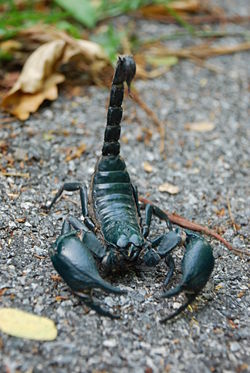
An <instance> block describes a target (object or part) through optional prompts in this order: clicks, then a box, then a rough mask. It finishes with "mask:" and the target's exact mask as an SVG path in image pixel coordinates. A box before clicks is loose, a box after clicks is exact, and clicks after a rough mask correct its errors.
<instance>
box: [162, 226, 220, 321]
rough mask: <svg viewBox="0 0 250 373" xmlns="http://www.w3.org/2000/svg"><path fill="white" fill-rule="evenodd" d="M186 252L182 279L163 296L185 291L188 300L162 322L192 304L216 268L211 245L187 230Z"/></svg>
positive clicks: (168, 296)
mask: <svg viewBox="0 0 250 373" xmlns="http://www.w3.org/2000/svg"><path fill="white" fill-rule="evenodd" d="M185 232H186V234H187V238H186V242H185V248H186V250H185V254H184V257H183V260H182V280H181V282H180V284H178V285H177V286H176V287H175V288H173V289H170V290H169V291H167V292H165V293H163V294H162V297H163V298H171V297H172V296H174V295H178V294H180V293H181V292H182V291H184V292H185V294H186V297H187V302H185V303H184V304H183V305H182V306H181V307H180V308H178V309H177V310H176V311H175V312H174V313H173V314H171V315H170V316H167V317H166V318H164V319H162V320H161V323H163V322H165V321H167V320H170V319H172V318H173V317H175V316H177V315H178V314H179V313H181V312H182V311H183V310H184V309H186V308H187V306H188V305H189V304H191V303H192V302H193V301H194V300H195V298H196V296H197V295H198V294H199V293H200V291H201V290H202V289H203V288H204V286H205V285H206V283H207V282H208V280H209V277H210V275H211V273H212V271H213V268H214V256H213V250H212V247H211V245H210V244H209V243H208V242H207V241H206V240H205V239H204V238H202V237H201V236H200V235H198V234H196V233H193V232H191V231H188V230H186V231H185Z"/></svg>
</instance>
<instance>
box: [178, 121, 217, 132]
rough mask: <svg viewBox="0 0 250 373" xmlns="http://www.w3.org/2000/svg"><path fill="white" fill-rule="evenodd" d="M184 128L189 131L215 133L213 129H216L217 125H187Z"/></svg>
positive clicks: (209, 123)
mask: <svg viewBox="0 0 250 373" xmlns="http://www.w3.org/2000/svg"><path fill="white" fill-rule="evenodd" d="M184 128H185V130H187V131H195V132H209V131H213V129H214V128H215V124H214V123H212V122H194V123H186V124H185V126H184Z"/></svg>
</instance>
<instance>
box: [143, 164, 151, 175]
mask: <svg viewBox="0 0 250 373" xmlns="http://www.w3.org/2000/svg"><path fill="white" fill-rule="evenodd" d="M143 168H144V170H145V171H146V172H148V173H151V172H152V171H153V167H152V166H151V164H150V163H149V162H144V163H143Z"/></svg>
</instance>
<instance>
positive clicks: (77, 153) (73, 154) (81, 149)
mask: <svg viewBox="0 0 250 373" xmlns="http://www.w3.org/2000/svg"><path fill="white" fill-rule="evenodd" d="M86 149H87V146H86V144H84V143H82V144H80V145H79V146H78V147H77V148H74V149H71V150H70V153H69V154H68V155H67V156H66V158H65V161H66V162H69V161H71V160H72V159H76V158H80V157H81V155H82V154H83V153H85V151H86Z"/></svg>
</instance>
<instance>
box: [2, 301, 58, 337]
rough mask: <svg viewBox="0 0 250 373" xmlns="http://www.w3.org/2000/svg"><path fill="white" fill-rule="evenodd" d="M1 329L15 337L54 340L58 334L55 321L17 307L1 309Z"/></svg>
mask: <svg viewBox="0 0 250 373" xmlns="http://www.w3.org/2000/svg"><path fill="white" fill-rule="evenodd" d="M0 330H1V331H2V332H4V333H7V334H9V335H12V336H14V337H19V338H26V339H34V340H37V341H52V340H54V339H55V338H56V336H57V329H56V326H55V324H54V322H53V321H52V320H50V319H48V318H47V317H41V316H37V315H33V314H31V313H28V312H24V311H21V310H18V309H15V308H1V309H0Z"/></svg>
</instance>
